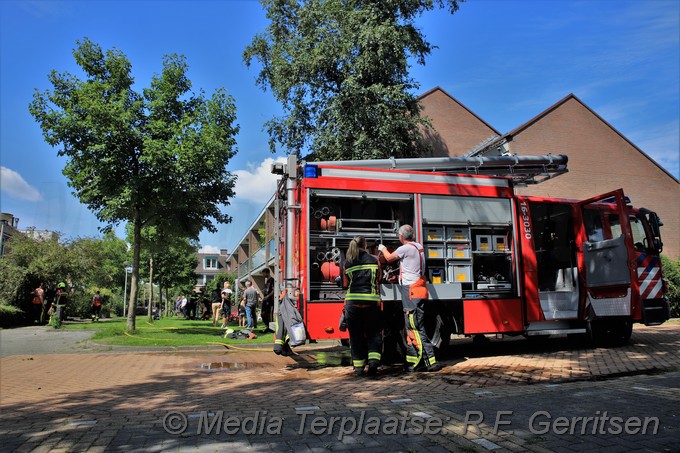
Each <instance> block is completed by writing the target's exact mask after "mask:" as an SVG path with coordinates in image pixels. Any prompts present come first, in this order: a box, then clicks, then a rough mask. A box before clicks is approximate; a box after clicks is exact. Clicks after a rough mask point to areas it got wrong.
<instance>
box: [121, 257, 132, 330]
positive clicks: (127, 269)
mask: <svg viewBox="0 0 680 453" xmlns="http://www.w3.org/2000/svg"><path fill="white" fill-rule="evenodd" d="M130 272H132V266H127V267H126V268H125V290H124V291H123V318H125V306H126V305H127V300H126V297H127V276H128V274H129V273H130Z"/></svg>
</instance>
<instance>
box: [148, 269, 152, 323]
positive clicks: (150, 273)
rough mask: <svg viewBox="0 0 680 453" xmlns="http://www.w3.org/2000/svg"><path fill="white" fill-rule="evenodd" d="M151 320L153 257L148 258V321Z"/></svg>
mask: <svg viewBox="0 0 680 453" xmlns="http://www.w3.org/2000/svg"><path fill="white" fill-rule="evenodd" d="M152 321H153V257H150V258H149V322H152Z"/></svg>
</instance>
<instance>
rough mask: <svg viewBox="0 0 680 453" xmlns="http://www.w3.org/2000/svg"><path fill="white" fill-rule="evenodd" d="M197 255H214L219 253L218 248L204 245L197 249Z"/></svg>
mask: <svg viewBox="0 0 680 453" xmlns="http://www.w3.org/2000/svg"><path fill="white" fill-rule="evenodd" d="M198 253H215V254H218V253H220V248H219V247H216V246H214V245H204V246H203V247H201V248H200V249H198Z"/></svg>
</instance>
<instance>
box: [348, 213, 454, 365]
mask: <svg viewBox="0 0 680 453" xmlns="http://www.w3.org/2000/svg"><path fill="white" fill-rule="evenodd" d="M399 241H400V242H401V246H399V247H398V248H397V249H396V250H394V251H392V252H390V251H388V250H387V248H386V247H385V246H384V245H383V244H379V245H378V250H379V253H380V254H382V256H383V257H384V258H385V261H386V262H392V261H399V264H400V282H399V283H400V284H401V297H402V305H403V310H404V324H405V331H404V338H403V341H404V344H405V349H406V351H405V352H406V370H407V371H416V370H423V371H439V370H440V369H441V365H440V364H439V363H437V360H436V358H435V355H434V347H433V345H432V342H431V341H430V339H429V337H428V335H427V332H426V331H425V304H426V301H427V297H428V296H427V286H426V279H425V251H424V248H423V246H422V245H421V244H420V243H418V242H415V241H414V231H413V227H411V226H410V225H402V226H401V227H400V228H399ZM381 278H382V268H381V264H380V260H379V259H378V257H376V256H374V255H371V254H369V253H368V247H367V244H366V238H364V237H363V236H356V237H355V238H354V239H352V240H351V242H350V244H349V247H348V248H347V254H346V260H345V262H344V264H343V266H342V284H343V288H345V289H347V292H346V295H345V307H344V315H345V321H346V324H347V328H348V330H349V340H350V349H351V353H352V364H353V366H354V372H355V374H357V375H358V376H360V375H362V374H364V371H365V372H366V374H368V375H375V374H376V373H377V371H378V366H379V365H380V361H381V358H382V313H381V302H380V281H381ZM366 368H367V369H366Z"/></svg>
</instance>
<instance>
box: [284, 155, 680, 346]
mask: <svg viewBox="0 0 680 453" xmlns="http://www.w3.org/2000/svg"><path fill="white" fill-rule="evenodd" d="M566 164H567V157H566V156H563V155H559V156H555V155H547V156H495V157H481V158H480V157H459V158H423V159H384V160H361V161H342V162H316V163H305V162H302V163H298V162H297V161H296V157H295V156H290V157H289V159H288V161H287V163H285V164H275V165H274V166H273V168H272V172H274V173H277V174H281V175H282V176H283V177H282V179H281V183H280V185H279V190H278V191H277V194H276V196H275V197H274V204H275V212H276V213H277V216H276V217H277V225H278V228H277V231H276V233H277V235H278V237H277V240H278V241H279V244H280V247H279V248H277V252H278V253H279V256H278V257H277V263H278V268H277V269H276V271H277V273H278V278H277V282H283V283H284V284H285V285H286V286H287V287H291V288H297V289H299V292H300V294H299V298H298V309H299V311H300V312H301V314H302V317H303V319H304V323H305V326H306V328H307V333H308V337H309V338H310V339H312V340H316V339H331V338H336V339H346V338H347V332H341V331H339V329H338V320H339V317H340V314H341V310H342V307H343V304H344V291H343V290H342V289H341V288H339V287H338V285H337V284H336V280H337V279H336V277H337V276H338V275H339V273H340V265H341V262H342V260H343V258H344V254H345V251H346V250H347V246H348V244H349V241H350V240H351V239H352V238H353V237H354V236H356V235H363V236H364V237H366V239H367V241H368V243H369V244H375V245H377V244H378V243H383V244H385V245H386V246H387V247H392V248H396V247H398V246H399V245H400V243H399V240H398V234H397V231H398V229H399V226H400V225H404V224H409V225H412V226H413V227H414V229H415V231H416V240H417V241H418V242H421V243H422V244H423V245H424V247H425V254H426V264H427V277H428V280H429V283H428V290H429V298H430V302H428V309H429V314H428V322H427V328H428V331H429V332H430V333H431V338H432V339H433V343H434V344H435V346H437V347H438V348H439V349H441V348H443V347H445V346H446V345H447V344H448V341H449V339H450V337H451V334H459V335H466V336H476V335H478V334H504V335H525V336H527V337H532V336H547V335H556V334H588V335H589V336H590V338H592V339H593V340H594V341H596V342H598V343H603V344H610V345H619V344H624V343H626V342H627V341H628V339H629V338H630V335H631V331H632V326H633V323H634V322H643V323H645V324H646V325H656V324H661V323H663V322H664V321H666V320H667V319H668V318H669V313H670V312H669V305H668V301H667V300H666V298H665V292H666V285H665V282H664V280H663V276H662V271H661V260H660V257H659V253H660V252H661V249H662V242H661V234H660V230H659V227H660V226H661V225H662V223H661V221H660V220H659V218H658V216H657V215H656V214H655V213H654V212H652V211H649V210H647V209H643V208H634V207H632V206H630V205H629V204H628V200H627V198H626V197H624V194H623V191H622V190H621V189H619V190H614V191H612V192H609V193H606V194H603V195H599V196H597V197H593V198H591V199H588V200H584V201H574V200H563V199H555V198H544V197H532V196H521V195H518V194H516V193H515V190H514V187H516V186H518V185H521V184H533V183H538V182H541V181H544V180H545V179H547V178H552V177H555V176H558V175H560V174H562V173H564V172H566V171H567V168H566ZM373 253H374V254H376V255H377V254H378V251H377V248H375V249H374V250H373ZM381 287H382V288H381V289H382V290H381V293H382V304H383V313H384V317H385V336H386V341H387V342H388V343H389V338H390V337H394V338H396V337H397V336H398V332H399V330H400V329H401V328H402V327H403V315H402V308H401V302H400V292H399V289H398V265H392V266H391V265H388V264H386V265H384V266H383V284H382V285H381ZM400 323H401V324H400Z"/></svg>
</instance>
